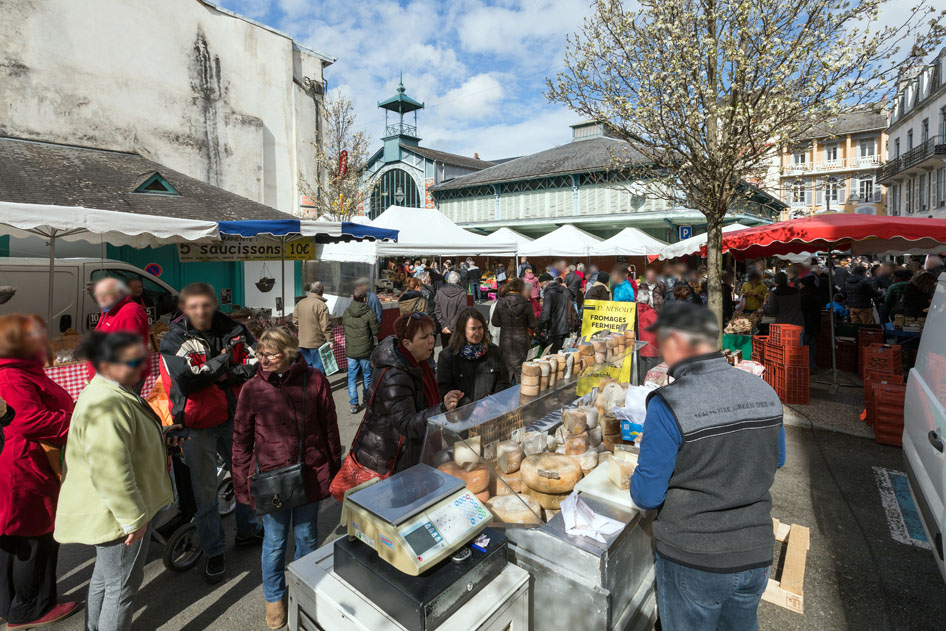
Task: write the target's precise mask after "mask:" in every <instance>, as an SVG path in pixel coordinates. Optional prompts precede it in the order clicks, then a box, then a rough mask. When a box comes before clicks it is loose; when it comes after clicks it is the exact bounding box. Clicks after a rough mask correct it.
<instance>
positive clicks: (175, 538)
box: [151, 452, 236, 572]
mask: <svg viewBox="0 0 946 631" xmlns="http://www.w3.org/2000/svg"><path fill="white" fill-rule="evenodd" d="M171 481H172V486H173V488H174V503H173V504H171V505H170V506H167V507H165V508H163V509H162V510H161V511H159V512H158V514H157V515H155V517H154V528H153V530H152V535H151V536H152V537H153V538H154V540H155V541H157V542H158V543H159V544H161V546H163V548H164V555H163V560H164V567H166V568H167V569H169V570H171V571H172V572H184V571H186V570H189V569H190V568H192V567H194V566H195V565H196V564H197V562H198V561H199V560H200V557H201V556H202V554H203V552H202V551H201V549H200V538H199V537H198V536H197V526H196V525H195V524H194V515H195V514H196V513H197V506H196V505H195V503H194V491H193V487H192V486H191V477H190V471H189V470H188V468H187V465H186V464H185V463H184V455H183V454H182V453H180V452H178V453H175V454H173V455H172V456H171ZM235 509H236V498H235V496H234V494H233V481H232V479H231V478H230V472H229V470H227V468H226V466H225V465H224V463H223V459H221V458H220V457H218V458H217V510H218V511H219V512H220V515H221V516H226V515H229V514H230V513H232V512H233V511H234V510H235Z"/></svg>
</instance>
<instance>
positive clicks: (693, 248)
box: [657, 223, 749, 261]
mask: <svg viewBox="0 0 946 631" xmlns="http://www.w3.org/2000/svg"><path fill="white" fill-rule="evenodd" d="M748 227H749V226H745V225H743V224H741V223H733V224H729V225H728V226H723V232H733V231H734V230H744V229H746V228H748ZM704 244H706V233H705V232H704V233H703V234H698V235H696V236H695V237H690V238H689V239H684V240H683V241H677V242H676V243H671V244H670V245H666V246H664V248H663V250H662V251H661V252H660V256H659V257H657V258H659V259H660V260H661V261H666V260H668V259H675V258H679V257H681V256H691V255H693V254H699V253H700V250H701V249H702V248H703V245H704Z"/></svg>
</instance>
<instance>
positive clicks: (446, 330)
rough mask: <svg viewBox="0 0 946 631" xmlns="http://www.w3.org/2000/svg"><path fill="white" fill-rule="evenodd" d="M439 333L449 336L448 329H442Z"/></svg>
mask: <svg viewBox="0 0 946 631" xmlns="http://www.w3.org/2000/svg"><path fill="white" fill-rule="evenodd" d="M440 332H441V333H446V334H447V335H450V329H448V328H447V327H443V330H441V331H440Z"/></svg>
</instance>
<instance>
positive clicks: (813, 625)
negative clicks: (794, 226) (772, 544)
mask: <svg viewBox="0 0 946 631" xmlns="http://www.w3.org/2000/svg"><path fill="white" fill-rule="evenodd" d="M335 400H336V405H337V407H338V410H339V425H340V430H341V435H342V444H343V445H348V444H350V442H351V439H352V437H353V435H354V432H355V429H356V427H357V422H358V420H360V417H353V416H352V415H350V414H349V413H348V397H347V392H346V391H345V390H344V387H342V388H341V389H338V390H336V392H335ZM813 408H814V409H815V410H817V408H816V406H808V407H806V408H804V411H805V413H807V414H812V410H813ZM826 409H828V408H827V406H826ZM830 413H831V414H838V413H851V414H854V413H856V411H854V410H853V409H852V408H849V409H848V410H847V411H845V410H841V411H840V412H839V410H837V409H835V408H830ZM799 418H802V422H801V425H804V424H805V421H804V419H803V417H798V416H797V415H796V416H795V422H796V423H795V426H792V427H789V428H788V430H787V437H788V460H787V462H786V465H785V467H784V468H783V469H782V470H780V471H779V473H778V474H777V476H776V480H775V486H774V488H773V490H772V495H773V515H774V516H775V517H777V518H779V519H780V520H781V521H782V522H786V523H796V524H801V525H804V526H808V527H809V528H810V529H811V549H810V551H809V553H808V560H807V571H806V575H805V589H804V592H805V613H804V614H797V613H794V612H791V611H789V610H787V609H782V608H780V607H777V606H775V605H771V604H769V603H762V605H761V606H760V623H761V624H760V626H761V628H762V629H763V630H779V631H782V630H788V631H792V630H796V629H798V630H801V629H806V630H807V629H812V630H814V629H818V630H821V629H858V630H874V629H877V630H886V629H896V630H900V629H903V630H911V631H914V630H925V629H942V628H944V620H946V585H944V583H943V580H942V578H941V576H940V575H939V573H938V571H937V569H936V566H935V565H934V563H933V560H932V557H931V555H930V552H929V551H927V550H923V549H920V548H916V547H913V546H910V545H906V544H902V543H898V542H896V541H894V540H893V539H892V537H891V535H890V530H889V527H888V525H887V520H886V517H885V512H884V510H883V507H882V505H881V500H880V494H879V492H878V488H877V484H876V481H875V479H874V473H873V469H872V467H874V466H880V467H886V468H889V469H893V470H899V471H902V470H903V467H902V452H901V450H900V449H899V448H894V447H885V446H881V445H877V444H875V443H874V442H873V441H871V440H868V439H865V438H861V437H856V436H850V435H844V434H838V433H832V432H825V431H820V430H815V431H812V430H811V429H808V428H805V427H803V426H798V425H799V423H798V419H799ZM816 420H817V419H816ZM339 513H340V511H339V505H338V504H337V503H336V502H334V501H333V500H327V501H324V502H323V503H322V505H321V507H320V514H319V526H320V527H319V537H320V541H321V542H325V541H328V540H330V539H332V538H334V537H335V536H337V535H336V534H335V532H334V531H335V530H336V527H337V524H338V519H339ZM225 525H226V526H227V529H228V530H229V536H231V537H232V535H233V532H232V530H233V521H232V517H230V518H227V519H226V521H225ZM777 552H778V551H777ZM160 553H161V549H160V546H158V545H157V544H156V543H154V544H152V548H151V552H150V555H149V562H148V566H147V568H146V573H145V583H144V586H143V587H142V590H141V592H140V593H139V596H138V599H137V601H136V607H137V611H136V615H135V627H134V628H135V629H141V630H145V629H147V630H151V629H162V630H184V631H198V630H201V629H213V630H221V631H223V630H227V631H229V630H233V629H241V630H242V629H246V630H253V629H261V630H265V629H266V626H265V623H264V620H263V609H264V605H263V595H262V587H261V582H260V560H259V550H258V549H256V548H250V549H246V548H241V549H234V550H231V551H230V552H229V553H228V562H229V568H228V575H227V580H226V581H225V582H223V583H221V584H218V585H214V586H209V585H206V584H205V583H204V581H203V577H202V572H201V571H200V570H199V569H198V568H195V569H194V570H191V571H189V572H185V573H183V574H174V573H172V572H169V571H167V570H165V569H164V566H163V564H162V562H161V556H160ZM93 562H94V560H93V555H92V552H91V549H90V548H87V547H83V546H64V547H63V549H62V553H61V555H60V562H59V570H60V591H61V593H62V594H63V595H64V596H65V597H71V598H78V599H82V598H83V597H84V593H85V589H86V587H87V584H88V580H89V577H90V575H91V572H92V565H93ZM199 567H202V566H199ZM81 616H82V614H81V613H80V614H78V615H76V616H74V617H73V618H72V619H69V620H66V621H64V622H62V623H60V624H59V625H58V626H57V627H56V629H62V630H63V631H79V630H81V629H82V628H83V623H82V617H81Z"/></svg>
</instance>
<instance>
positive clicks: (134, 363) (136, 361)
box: [119, 357, 148, 368]
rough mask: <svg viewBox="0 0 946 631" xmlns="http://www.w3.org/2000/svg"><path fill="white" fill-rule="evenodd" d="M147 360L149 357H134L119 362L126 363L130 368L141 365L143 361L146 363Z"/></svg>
mask: <svg viewBox="0 0 946 631" xmlns="http://www.w3.org/2000/svg"><path fill="white" fill-rule="evenodd" d="M147 360H148V358H147V357H136V358H134V359H129V360H127V361H123V362H119V363H120V364H125V365H126V366H128V367H129V368H137V367H138V366H141V365H142V364H143V363H145V362H146V361H147Z"/></svg>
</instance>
